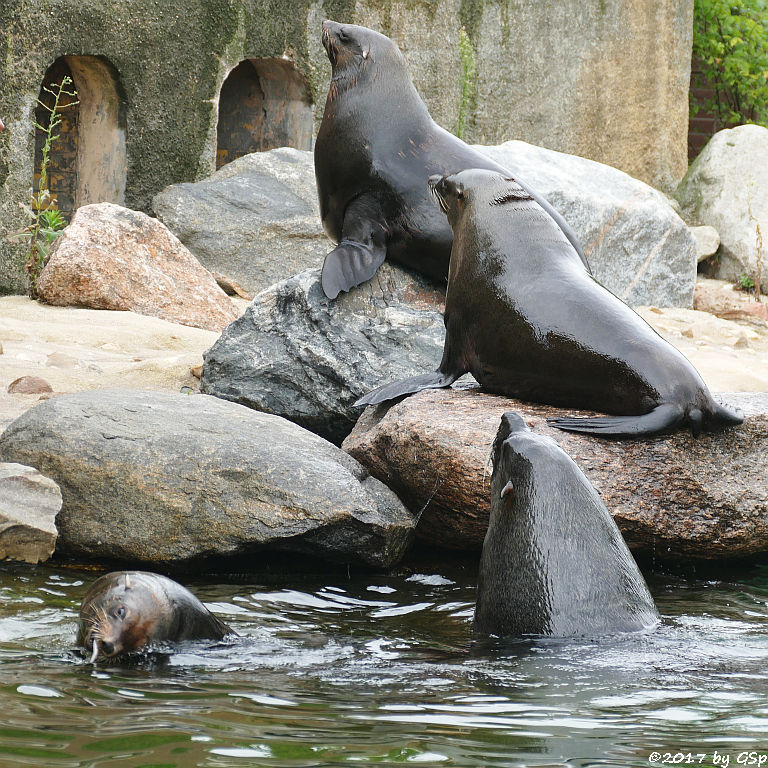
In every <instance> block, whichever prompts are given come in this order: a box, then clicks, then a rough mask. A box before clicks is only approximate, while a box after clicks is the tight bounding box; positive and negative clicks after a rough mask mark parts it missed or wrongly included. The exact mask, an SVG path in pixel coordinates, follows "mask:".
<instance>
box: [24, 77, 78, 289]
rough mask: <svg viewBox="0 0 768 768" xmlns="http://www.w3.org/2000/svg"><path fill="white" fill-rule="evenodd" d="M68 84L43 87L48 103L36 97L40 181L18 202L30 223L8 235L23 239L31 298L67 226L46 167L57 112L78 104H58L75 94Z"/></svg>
mask: <svg viewBox="0 0 768 768" xmlns="http://www.w3.org/2000/svg"><path fill="white" fill-rule="evenodd" d="M71 86H72V78H70V77H66V76H65V77H64V78H63V79H62V81H61V82H60V83H58V84H54V85H51V86H47V85H46V86H43V90H44V91H46V92H47V93H49V94H50V95H51V96H52V97H53V104H52V105H50V104H46V103H45V102H43V101H42V100H40V99H38V100H37V103H38V104H39V105H40V106H41V107H42V108H43V109H45V110H46V112H48V113H49V119H48V124H47V125H40V123H38V122H35V123H34V126H35V128H37V129H38V130H39V131H42V132H43V135H44V137H45V142H44V144H43V149H42V160H41V162H40V181H39V183H38V187H37V192H34V191H33V192H32V198H31V201H30V205H25V204H23V203H22V208H23V209H24V211H25V212H26V213H27V215H28V217H29V221H30V223H29V224H28V225H27V226H26V227H24V229H22V230H21V231H20V232H17V233H16V234H14V235H12V236H11V239H16V240H26V241H27V252H26V256H27V264H26V270H27V275H28V279H29V295H30V296H32V297H33V298H34V297H35V296H36V295H37V280H38V278H39V277H40V272H41V271H42V269H43V266H44V265H45V261H46V259H47V258H48V254H49V253H50V251H51V245H52V244H53V242H54V240H56V238H57V237H58V236H59V235H60V234H61V230H62V229H64V227H66V225H67V222H66V221H65V219H64V217H63V216H62V215H61V212H60V211H59V210H58V209H57V208H56V204H57V203H56V198H55V197H54V196H53V195H52V194H51V191H50V189H49V188H48V168H49V166H50V162H51V147H52V146H53V143H54V142H55V141H56V139H58V138H59V134H56V133H54V131H55V130H56V128H58V127H59V125H60V124H61V121H62V119H63V118H62V116H61V112H62V110H64V109H66V108H67V107H73V106H75V105H76V104H78V103H79V102H77V101H71V102H69V103H68V104H61V100H62V97H64V96H69V97H71V98H72V99H74V98H75V97H76V96H77V92H76V91H75V90H74V89H73V90H70V88H71Z"/></svg>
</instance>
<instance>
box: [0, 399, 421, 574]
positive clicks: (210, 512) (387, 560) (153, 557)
mask: <svg viewBox="0 0 768 768" xmlns="http://www.w3.org/2000/svg"><path fill="white" fill-rule="evenodd" d="M0 460H13V461H23V462H24V463H27V464H33V465H34V466H37V467H39V468H40V470H41V471H42V472H44V473H45V474H46V475H48V476H50V477H52V478H53V479H54V480H56V482H58V484H59V486H60V487H61V493H62V497H63V499H64V503H63V505H62V509H61V512H60V513H59V516H58V519H57V523H58V526H59V532H60V539H59V546H60V548H61V550H62V551H63V552H66V553H69V554H72V555H75V556H77V557H86V558H93V559H97V560H105V559H112V560H123V561H132V562H141V563H152V564H158V565H162V564H166V565H167V564H169V563H174V564H178V563H183V562H190V561H199V560H202V559H205V558H209V557H217V558H218V557H248V558H252V559H254V561H257V560H258V558H259V554H258V553H260V552H264V551H267V550H269V551H283V552H294V553H297V554H308V555H313V556H315V557H318V558H323V559H326V560H332V561H335V562H341V563H352V564H360V565H365V566H372V567H376V568H389V567H391V566H392V565H394V564H395V563H397V562H398V560H399V559H400V558H401V557H402V555H403V553H404V552H405V550H406V549H407V547H408V546H409V544H410V542H411V540H412V537H413V530H414V527H415V523H414V519H413V517H412V515H411V514H410V513H409V512H408V511H407V510H406V509H405V508H404V507H403V505H402V504H401V503H400V501H399V500H398V499H397V497H396V496H395V495H394V494H393V493H392V492H391V491H390V490H389V489H388V488H386V487H385V486H384V485H383V484H382V483H380V482H379V481H378V480H375V479H374V478H372V477H370V475H369V474H368V473H367V471H366V470H365V469H363V467H362V466H361V465H360V464H358V463H357V462H356V461H355V460H354V459H352V458H351V457H350V456H349V455H347V454H346V453H344V452H343V451H341V450H340V449H339V448H336V447H335V446H333V445H331V444H330V443H328V442H326V441H325V440H323V439H322V438H320V437H318V436H317V435H313V434H311V433H310V432H307V431H306V430H304V429H302V428H301V427H297V426H296V425H295V424H291V423H290V422H288V421H286V420H285V419H281V418H279V417H277V416H271V415H268V414H264V413H257V412H256V411H252V410H250V409H248V408H244V407H243V406H240V405H236V404H234V403H228V402H226V401H224V400H218V399H217V398H214V397H206V396H205V395H192V394H190V395H181V394H168V393H161V392H148V391H131V390H97V391H92V392H81V393H78V394H69V395H62V396H61V397H57V398H54V399H53V400H49V401H48V402H46V403H43V404H41V405H38V406H36V407H34V408H32V409H31V410H29V411H27V412H26V413H24V414H23V415H22V416H20V417H19V418H18V419H16V420H15V421H14V422H13V423H12V424H11V425H10V426H9V427H8V428H7V429H6V430H5V432H4V433H3V434H2V436H0Z"/></svg>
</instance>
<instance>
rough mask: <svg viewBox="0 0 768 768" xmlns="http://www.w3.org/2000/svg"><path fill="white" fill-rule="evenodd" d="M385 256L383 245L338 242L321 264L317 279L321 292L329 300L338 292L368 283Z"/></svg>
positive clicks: (348, 241) (349, 241) (347, 241)
mask: <svg viewBox="0 0 768 768" xmlns="http://www.w3.org/2000/svg"><path fill="white" fill-rule="evenodd" d="M386 255H387V249H386V247H385V246H384V245H381V244H378V243H373V244H372V245H365V244H364V243H357V242H354V241H353V240H342V241H341V242H340V243H339V244H338V245H337V246H336V247H335V248H334V249H333V250H332V251H331V252H330V253H329V254H328V255H327V256H326V257H325V261H324V262H323V271H322V274H321V277H320V282H321V284H322V286H323V292H324V293H325V295H326V296H327V297H328V298H329V299H335V298H336V297H337V296H338V295H339V293H341V291H348V290H349V289H350V288H354V287H355V286H356V285H360V284H361V283H364V282H365V281H366V280H370V279H371V278H372V277H373V276H374V275H375V274H376V270H377V269H378V268H379V267H380V266H381V265H382V264H383V263H384V259H385V258H386Z"/></svg>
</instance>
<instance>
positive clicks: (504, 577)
mask: <svg viewBox="0 0 768 768" xmlns="http://www.w3.org/2000/svg"><path fill="white" fill-rule="evenodd" d="M658 622H659V614H658V611H657V610H656V606H655V605H654V602H653V598H652V597H651V595H650V593H649V592H648V587H647V586H646V584H645V581H644V579H643V577H642V574H641V573H640V571H639V570H638V568H637V565H636V563H635V561H634V559H633V557H632V555H631V553H630V551H629V549H627V545H626V544H625V543H624V539H623V538H622V536H621V532H620V531H619V529H618V527H617V525H616V523H615V522H614V521H613V518H612V517H611V515H610V513H609V512H608V510H607V509H606V507H605V504H603V502H602V500H601V499H600V496H599V495H598V493H597V491H595V489H594V488H593V487H592V485H591V484H590V482H589V480H587V478H586V477H585V476H584V474H583V473H582V471H581V470H580V469H579V468H578V467H577V466H576V463H575V462H574V461H573V459H571V458H570V456H568V454H566V453H565V451H563V450H562V448H560V446H558V445H557V443H556V442H555V441H554V440H552V439H550V438H548V437H544V436H542V435H536V434H534V433H532V432H531V431H530V430H529V429H528V427H527V426H526V424H525V422H524V421H523V419H522V417H521V416H520V414H518V413H514V412H512V411H509V412H507V413H505V414H504V416H502V419H501V425H500V427H499V430H498V433H497V434H496V440H495V442H494V445H493V478H492V480H491V517H490V521H489V524H488V532H487V533H486V536H485V541H484V543H483V553H482V556H481V559H480V573H479V578H478V585H477V605H476V608H475V620H474V627H473V628H474V631H475V633H476V634H482V635H489V634H490V635H498V636H499V637H520V636H524V635H549V636H553V637H573V636H579V635H581V636H600V635H611V634H619V633H623V632H637V631H639V630H643V629H649V628H651V627H654V626H655V625H656V624H658Z"/></svg>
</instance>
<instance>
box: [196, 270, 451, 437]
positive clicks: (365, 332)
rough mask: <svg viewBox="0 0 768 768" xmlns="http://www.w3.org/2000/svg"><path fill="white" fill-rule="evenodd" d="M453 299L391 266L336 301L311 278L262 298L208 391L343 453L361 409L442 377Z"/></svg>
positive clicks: (209, 377)
mask: <svg viewBox="0 0 768 768" xmlns="http://www.w3.org/2000/svg"><path fill="white" fill-rule="evenodd" d="M443 301H444V293H443V292H442V291H441V290H440V289H437V288H434V287H432V286H431V285H430V284H429V283H427V282H426V281H425V280H424V279H423V278H421V277H419V276H418V275H416V274H414V273H411V272H408V271H407V270H404V269H401V268H400V267H397V266H392V265H390V264H386V263H385V264H383V265H382V266H381V268H380V269H379V271H378V272H377V273H376V275H375V277H374V278H373V279H372V280H369V281H368V282H367V283H365V284H364V285H361V286H359V287H357V288H355V289H354V290H353V291H351V292H350V293H345V294H341V295H340V296H339V298H338V299H336V300H334V301H330V300H329V299H328V298H326V296H325V294H324V293H323V290H322V288H321V286H320V270H319V269H311V270H307V271H305V272H302V273H301V274H299V275H295V276H294V277H291V278H289V279H288V280H284V281H283V282H281V283H277V284H276V285H273V286H272V287H271V288H269V289H268V290H266V291H263V292H262V293H260V294H259V295H258V296H256V298H255V299H254V300H253V302H252V303H251V304H250V305H249V307H248V309H247V310H246V311H245V312H244V313H243V315H242V316H241V317H240V318H239V319H238V320H237V321H235V322H234V323H232V324H231V325H230V326H229V327H228V328H227V329H226V330H225V331H224V333H222V335H221V336H220V337H219V339H218V341H217V342H216V343H215V344H214V345H213V346H212V347H211V349H209V350H208V351H207V352H206V353H205V363H204V365H203V371H202V379H201V389H202V391H203V392H206V393H208V394H211V395H215V396H216V397H221V398H224V399H226V400H232V401H234V402H237V403H242V404H243V405H247V406H249V407H251V408H255V409H257V410H261V411H265V412H268V413H275V414H278V415H279V416H283V417H285V418H287V419H290V420H291V421H293V422H295V423H296V424H300V425H301V426H303V427H305V428H306V429H309V430H311V431H312V432H316V433H317V434H319V435H322V436H323V437H325V438H326V439H328V440H331V441H332V442H336V443H340V442H341V440H343V439H344V437H345V436H346V435H347V434H348V433H349V431H350V430H351V429H352V427H353V426H354V424H355V421H356V420H357V418H358V416H359V415H360V409H359V408H353V407H352V404H353V403H354V402H355V400H357V399H358V398H359V397H361V396H362V395H364V394H365V393H366V392H368V391H369V390H371V389H374V388H375V387H377V386H379V385H380V384H383V383H385V382H386V381H388V380H390V379H395V378H405V377H407V376H412V375H414V374H416V373H423V372H425V371H430V370H434V369H435V368H436V367H437V366H438V365H439V363H440V358H441V356H442V351H443V340H444V338H445V327H444V325H443V316H442V311H443V308H444V307H443Z"/></svg>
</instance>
